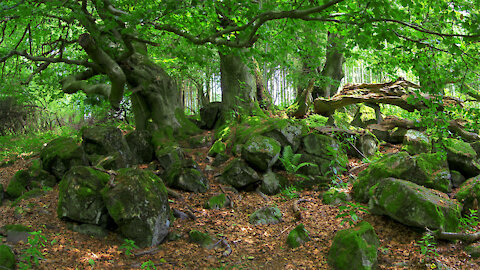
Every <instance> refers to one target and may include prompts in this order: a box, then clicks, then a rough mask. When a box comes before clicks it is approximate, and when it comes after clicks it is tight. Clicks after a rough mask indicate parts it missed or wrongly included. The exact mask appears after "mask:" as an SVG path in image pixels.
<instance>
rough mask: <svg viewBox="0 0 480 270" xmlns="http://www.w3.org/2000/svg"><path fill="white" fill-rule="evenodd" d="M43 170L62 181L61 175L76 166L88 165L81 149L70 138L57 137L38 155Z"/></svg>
mask: <svg viewBox="0 0 480 270" xmlns="http://www.w3.org/2000/svg"><path fill="white" fill-rule="evenodd" d="M40 159H41V160H42V166H43V169H44V170H46V171H47V172H49V173H51V174H53V175H54V176H55V177H56V178H57V179H62V177H63V174H64V173H66V172H67V171H68V170H70V168H71V167H73V166H77V165H88V161H87V157H86V155H85V152H84V150H83V147H81V146H80V145H78V144H77V143H75V141H74V140H73V139H72V138H69V137H59V138H56V139H54V140H52V141H51V142H49V143H48V144H47V146H45V148H44V149H43V150H42V152H41V153H40Z"/></svg>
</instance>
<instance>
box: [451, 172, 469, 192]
mask: <svg viewBox="0 0 480 270" xmlns="http://www.w3.org/2000/svg"><path fill="white" fill-rule="evenodd" d="M450 174H451V175H452V187H453V188H458V187H460V186H461V185H462V184H463V183H465V181H466V179H465V176H463V175H462V174H461V173H460V172H457V171H455V170H450Z"/></svg>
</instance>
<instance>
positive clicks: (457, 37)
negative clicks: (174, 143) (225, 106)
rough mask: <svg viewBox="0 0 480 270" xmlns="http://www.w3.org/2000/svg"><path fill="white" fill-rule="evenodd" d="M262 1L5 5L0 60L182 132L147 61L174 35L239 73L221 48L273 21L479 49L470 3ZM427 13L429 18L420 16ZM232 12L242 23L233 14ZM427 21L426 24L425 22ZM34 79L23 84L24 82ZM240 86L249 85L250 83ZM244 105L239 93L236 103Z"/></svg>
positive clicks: (175, 103) (363, 40)
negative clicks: (51, 72) (127, 99)
mask: <svg viewBox="0 0 480 270" xmlns="http://www.w3.org/2000/svg"><path fill="white" fill-rule="evenodd" d="M262 3H263V4H262V5H258V4H257V3H255V2H254V1H218V2H217V1H197V0H190V1H180V2H179V1H173V0H165V1H160V2H159V1H149V0H143V1H140V2H136V3H132V2H130V1H124V0H117V1H110V0H82V1H74V0H68V1H58V0H52V1H35V0H18V2H16V1H13V0H8V1H3V2H2V6H1V7H0V9H1V16H0V17H2V18H3V19H2V20H1V28H2V29H3V31H2V39H1V42H2V48H3V49H2V51H0V55H1V56H0V62H5V63H6V62H8V64H9V65H17V67H19V68H25V69H31V72H32V73H33V74H38V73H40V72H42V71H43V70H45V69H47V68H50V66H52V64H57V63H62V64H65V65H68V66H71V67H69V68H66V67H65V68H61V69H59V72H58V73H60V74H59V75H62V76H64V78H63V79H62V80H61V82H62V88H63V91H64V92H66V93H75V92H77V91H84V92H85V93H87V94H98V95H102V96H105V97H106V98H107V99H108V100H109V102H110V104H111V106H112V107H114V108H118V106H119V104H120V102H122V99H123V98H124V96H125V95H126V94H130V95H131V100H132V107H133V112H134V114H135V121H136V126H137V128H138V129H144V128H146V127H147V124H148V123H149V121H150V120H151V121H153V123H154V124H155V125H156V126H157V127H163V126H171V127H173V128H178V127H179V123H178V120H177V119H176V117H175V111H176V110H179V109H180V108H181V100H180V94H179V91H178V90H177V84H176V82H175V80H174V79H173V78H172V76H171V75H169V74H168V73H167V72H166V71H165V69H164V67H162V63H161V61H158V60H159V59H158V58H152V55H151V52H152V51H155V50H156V49H158V48H162V47H168V46H175V45H174V43H171V44H165V43H164V42H165V41H171V40H172V39H175V37H177V36H180V37H183V38H185V39H186V40H187V41H189V42H191V43H192V44H194V45H204V46H209V45H208V44H213V45H215V46H219V48H220V53H221V58H222V57H223V60H221V61H220V62H221V65H222V67H223V70H224V71H225V70H232V71H241V73H243V71H245V70H246V66H242V63H240V62H239V61H238V58H237V55H238V54H235V53H230V52H229V50H228V49H227V48H228V47H230V48H240V49H242V50H244V49H246V48H249V47H251V46H252V45H253V44H254V43H255V42H257V40H261V39H265V38H267V37H265V36H264V35H263V33H264V32H262V31H264V29H262V26H263V25H265V24H269V27H271V28H274V27H275V25H274V24H273V23H272V22H273V21H279V20H285V21H287V22H291V21H292V20H302V21H316V22H318V23H324V24H327V23H328V24H335V25H338V26H342V27H344V29H345V30H344V31H341V32H340V33H339V35H340V36H344V37H346V36H352V34H356V35H355V38H354V39H353V40H350V41H348V42H349V43H348V44H347V45H349V46H352V44H354V45H355V46H359V47H364V48H373V47H378V48H379V49H383V47H382V44H383V43H384V42H385V41H387V42H388V43H395V44H402V45H403V46H406V45H405V44H414V45H415V46H423V47H433V48H435V50H440V51H442V50H443V51H446V53H448V54H450V55H451V56H452V57H458V58H461V57H463V58H467V57H468V58H473V59H475V56H474V54H473V53H474V52H476V51H477V50H478V44H476V43H475V41H476V40H477V39H478V38H479V36H480V35H478V34H477V32H478V30H477V27H478V22H477V21H476V20H475V18H476V17H475V16H478V15H477V14H475V13H474V12H468V10H474V9H472V8H473V7H475V5H474V3H473V2H470V1H458V4H457V3H455V4H451V3H450V2H448V1H435V2H431V1H430V2H426V1H415V2H413V1H410V0H398V1H396V0H392V1H387V0H372V1H367V2H363V1H359V2H358V3H357V2H355V1H345V0H330V1H311V2H301V3H296V1H289V0H277V1H262ZM426 3H428V4H426ZM426 10H433V11H432V12H431V13H428V14H427V13H425V12H426ZM229 12H235V13H238V14H239V15H238V16H231V15H230V14H229ZM435 12H436V13H435ZM222 13H224V14H229V15H226V16H224V19H228V20H229V21H228V24H224V25H221V24H220V26H221V27H219V16H222ZM458 13H460V15H461V16H460V15H458ZM425 14H427V17H428V20H424V17H425V16H426V15H425ZM421 21H426V22H427V23H425V24H424V25H420V24H419V23H418V22H421ZM220 23H221V22H220ZM452 26H453V27H452ZM7 37H8V39H7ZM433 41H436V42H437V43H435V42H433ZM173 42H175V41H173ZM432 44H433V45H432ZM410 46H411V45H410ZM381 47H382V48H381ZM152 48H154V49H152ZM159 51H160V52H161V51H162V50H159ZM227 52H228V53H227ZM222 55H223V56H222ZM157 56H158V55H157ZM425 59H426V58H425ZM26 61H31V62H34V63H35V64H34V65H31V64H29V63H27V62H26ZM465 62H466V64H465V66H463V67H461V65H460V64H458V65H457V66H458V67H459V68H460V67H461V68H462V70H463V71H465V74H467V73H471V71H470V70H469V67H470V66H471V65H472V64H474V63H473V61H471V60H466V61H465ZM4 75H5V74H4ZM23 75H25V74H23ZM31 78H32V77H29V78H22V79H24V80H25V81H28V80H31ZM241 80H243V81H244V82H245V83H246V84H247V85H248V86H250V80H249V78H241ZM227 81H229V82H231V81H230V80H227ZM237 82H238V80H237ZM253 82H254V80H253ZM240 85H243V83H240V84H239V85H238V87H237V86H235V87H232V88H231V89H232V90H233V91H234V92H233V93H232V95H230V93H224V94H225V95H226V96H227V97H226V98H225V101H226V102H227V103H228V102H231V101H232V98H231V97H232V96H239V94H240V93H243V92H242V89H244V88H241V87H240ZM252 85H253V86H254V85H255V84H254V83H252ZM246 97H247V96H242V95H240V98H241V99H243V98H246ZM248 98H250V96H248Z"/></svg>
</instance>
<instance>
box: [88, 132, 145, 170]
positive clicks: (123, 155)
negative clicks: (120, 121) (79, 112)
mask: <svg viewBox="0 0 480 270" xmlns="http://www.w3.org/2000/svg"><path fill="white" fill-rule="evenodd" d="M82 146H83V148H84V149H85V153H87V155H91V154H96V155H103V156H109V155H113V154H115V153H117V157H116V159H115V165H116V166H115V167H116V168H115V169H119V168H126V167H130V166H131V165H133V164H135V163H136V160H135V156H134V155H133V153H132V151H131V150H130V147H129V146H128V144H127V141H126V140H125V138H124V137H123V135H122V131H121V130H120V129H118V128H117V127H113V126H95V127H84V128H83V129H82Z"/></svg>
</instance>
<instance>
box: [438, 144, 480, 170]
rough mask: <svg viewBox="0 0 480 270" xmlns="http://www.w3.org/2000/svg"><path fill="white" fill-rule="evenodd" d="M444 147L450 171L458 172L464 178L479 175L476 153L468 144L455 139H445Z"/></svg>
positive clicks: (479, 168) (479, 165) (479, 167)
mask: <svg viewBox="0 0 480 270" xmlns="http://www.w3.org/2000/svg"><path fill="white" fill-rule="evenodd" d="M444 145H445V149H446V150H447V160H448V165H449V166H450V169H452V170H456V171H458V172H460V173H461V174H462V175H463V176H465V177H466V178H470V177H475V176H477V175H479V174H480V164H479V163H478V160H477V153H476V152H475V150H474V149H473V148H472V146H471V145H470V144H468V143H466V142H464V141H461V140H457V139H446V140H445V142H444Z"/></svg>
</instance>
